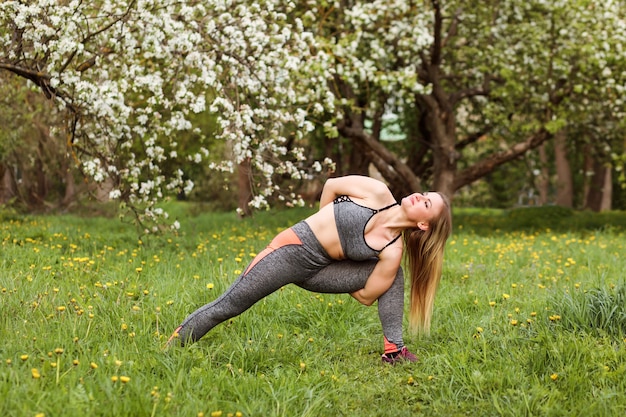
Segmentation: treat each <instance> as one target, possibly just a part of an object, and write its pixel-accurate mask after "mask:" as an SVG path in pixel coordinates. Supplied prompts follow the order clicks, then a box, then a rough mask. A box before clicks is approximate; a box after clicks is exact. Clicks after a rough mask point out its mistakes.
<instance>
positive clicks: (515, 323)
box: [511, 320, 519, 326]
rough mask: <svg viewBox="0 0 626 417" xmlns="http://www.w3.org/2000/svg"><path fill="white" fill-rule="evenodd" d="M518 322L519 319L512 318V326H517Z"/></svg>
mask: <svg viewBox="0 0 626 417" xmlns="http://www.w3.org/2000/svg"><path fill="white" fill-rule="evenodd" d="M518 323H519V322H518V321H517V320H511V326H517V324H518Z"/></svg>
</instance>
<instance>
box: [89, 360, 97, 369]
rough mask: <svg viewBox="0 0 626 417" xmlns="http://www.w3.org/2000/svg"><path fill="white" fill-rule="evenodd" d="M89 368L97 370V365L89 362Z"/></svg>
mask: <svg viewBox="0 0 626 417" xmlns="http://www.w3.org/2000/svg"><path fill="white" fill-rule="evenodd" d="M89 367H90V368H91V369H98V364H97V363H95V362H91V363H90V364H89Z"/></svg>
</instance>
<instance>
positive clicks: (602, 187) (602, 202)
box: [585, 159, 613, 212]
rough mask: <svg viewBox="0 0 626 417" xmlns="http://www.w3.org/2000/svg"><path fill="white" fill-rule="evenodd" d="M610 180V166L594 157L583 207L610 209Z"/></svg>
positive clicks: (611, 189) (599, 209) (595, 209)
mask: <svg viewBox="0 0 626 417" xmlns="http://www.w3.org/2000/svg"><path fill="white" fill-rule="evenodd" d="M611 180H612V177H611V168H610V167H607V166H606V165H605V164H604V163H603V162H602V161H599V160H597V159H596V160H595V161H594V162H593V176H592V177H591V183H590V184H589V192H588V194H587V202H586V204H585V208H588V209H590V210H592V211H595V212H600V211H603V210H610V209H611V197H612V192H613V188H612V185H611Z"/></svg>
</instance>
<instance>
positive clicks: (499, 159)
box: [453, 129, 552, 190]
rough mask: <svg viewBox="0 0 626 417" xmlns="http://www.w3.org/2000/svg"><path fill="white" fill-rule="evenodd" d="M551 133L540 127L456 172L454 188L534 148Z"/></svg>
mask: <svg viewBox="0 0 626 417" xmlns="http://www.w3.org/2000/svg"><path fill="white" fill-rule="evenodd" d="M551 138H552V135H551V134H550V133H548V131H547V130H544V129H541V130H539V131H537V132H535V133H534V134H533V135H531V136H530V137H528V138H527V139H526V140H524V141H523V142H519V143H516V144H514V145H513V146H512V147H511V148H509V149H507V150H506V151H502V152H497V153H494V154H492V155H491V156H489V157H487V158H485V159H483V160H482V161H479V162H478V163H476V164H474V165H472V166H471V167H469V168H467V169H464V170H463V171H460V172H458V173H457V175H456V177H455V179H454V186H453V189H454V190H458V189H460V188H462V187H464V186H466V185H469V184H471V183H472V182H474V181H476V180H478V179H479V178H482V177H484V176H485V175H487V174H489V173H491V172H493V171H494V170H495V169H496V168H497V167H499V166H500V165H503V164H505V163H507V162H509V161H511V160H513V159H515V158H517V157H519V156H521V155H523V154H524V153H525V152H527V151H529V150H531V149H534V148H536V147H538V146H539V145H541V144H542V143H544V142H546V141H547V140H549V139H551Z"/></svg>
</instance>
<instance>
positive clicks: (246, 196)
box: [237, 158, 252, 217]
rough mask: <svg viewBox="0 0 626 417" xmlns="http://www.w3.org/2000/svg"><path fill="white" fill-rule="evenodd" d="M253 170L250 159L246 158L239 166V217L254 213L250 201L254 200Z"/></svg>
mask: <svg viewBox="0 0 626 417" xmlns="http://www.w3.org/2000/svg"><path fill="white" fill-rule="evenodd" d="M251 181H252V170H251V165H250V160H249V159H247V158H246V159H244V160H243V161H242V162H241V163H240V164H239V166H238V168H237V185H238V192H239V199H238V204H237V206H238V208H239V210H238V212H239V217H247V216H250V215H252V208H251V207H250V205H249V204H248V203H250V201H252V182H251Z"/></svg>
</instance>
